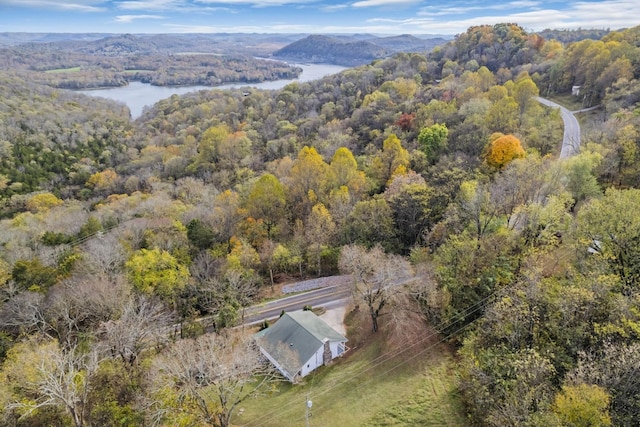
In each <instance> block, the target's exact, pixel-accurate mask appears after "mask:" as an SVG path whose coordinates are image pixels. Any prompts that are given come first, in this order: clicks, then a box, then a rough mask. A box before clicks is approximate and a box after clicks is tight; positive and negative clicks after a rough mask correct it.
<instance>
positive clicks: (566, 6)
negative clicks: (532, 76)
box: [374, 0, 639, 33]
mask: <svg viewBox="0 0 640 427" xmlns="http://www.w3.org/2000/svg"><path fill="white" fill-rule="evenodd" d="M546 3H547V4H543V3H541V2H535V1H531V2H529V1H514V2H511V3H502V4H493V5H489V4H488V5H486V6H484V7H482V8H480V7H478V6H471V7H466V8H465V7H442V8H438V7H434V6H428V7H424V8H421V9H420V11H419V12H418V13H417V15H416V17H417V19H415V20H412V19H408V20H406V21H402V22H406V24H404V25H410V26H415V27H416V28H415V29H414V32H415V31H420V30H421V29H422V30H425V31H426V30H428V31H429V32H433V31H434V30H435V31H448V32H449V33H451V32H455V33H461V32H464V31H466V30H467V29H468V28H469V27H471V26H475V25H493V24H497V23H500V22H515V23H517V24H519V25H521V26H522V27H524V28H525V29H527V30H531V31H540V30H543V29H546V28H559V29H576V28H612V29H619V28H624V27H632V26H636V25H638V23H639V19H638V17H637V16H638V14H637V0H604V1H597V2H589V1H579V2H573V3H555V2H546ZM552 5H558V8H552V7H551V6H552ZM481 10H486V11H487V13H484V14H483V13H481V12H480V11H481ZM503 11H507V13H499V14H497V13H496V12H503ZM509 11H511V13H508V12H509ZM461 15H465V17H463V18H462V19H457V17H458V16H461ZM447 16H448V17H450V19H443V18H444V17H447ZM374 22H383V21H378V20H376V21H374ZM396 25H403V24H401V23H400V22H396Z"/></svg>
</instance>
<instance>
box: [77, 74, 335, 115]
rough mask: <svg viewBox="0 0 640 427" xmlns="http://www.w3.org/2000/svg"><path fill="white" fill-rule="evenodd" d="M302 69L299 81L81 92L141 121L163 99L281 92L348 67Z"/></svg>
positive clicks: (137, 84) (135, 85) (140, 86)
mask: <svg viewBox="0 0 640 427" xmlns="http://www.w3.org/2000/svg"><path fill="white" fill-rule="evenodd" d="M295 65H297V66H298V67H300V68H302V73H301V74H300V76H299V77H298V78H297V79H286V80H274V81H270V82H262V83H254V84H251V83H231V84H225V85H220V86H215V87H212V86H152V85H150V84H148V83H140V82H131V83H129V84H128V85H127V86H122V87H113V88H106V89H93V90H81V91H79V92H80V93H84V94H87V95H91V96H99V97H102V98H108V99H113V100H115V101H120V102H123V103H124V104H126V105H127V107H129V110H130V111H131V118H132V119H134V120H135V119H137V118H138V117H140V116H141V115H142V111H143V109H144V107H148V106H152V105H153V104H155V103H156V102H158V101H160V100H161V99H165V98H169V97H170V96H171V95H183V94H185V93H189V92H195V91H199V90H211V89H234V88H239V87H253V88H257V89H268V90H269V89H280V88H282V87H284V86H286V85H288V84H289V83H292V82H294V81H297V82H307V81H310V80H316V79H319V78H322V77H324V76H328V75H331V74H337V73H339V72H340V71H342V70H345V69H346V67H341V66H339V65H331V64H304V65H301V64H295Z"/></svg>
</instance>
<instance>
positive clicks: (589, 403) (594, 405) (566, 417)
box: [553, 384, 611, 427]
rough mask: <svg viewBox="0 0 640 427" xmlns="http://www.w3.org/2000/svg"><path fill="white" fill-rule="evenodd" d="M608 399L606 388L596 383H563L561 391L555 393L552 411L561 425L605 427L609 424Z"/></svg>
mask: <svg viewBox="0 0 640 427" xmlns="http://www.w3.org/2000/svg"><path fill="white" fill-rule="evenodd" d="M610 400H611V398H610V396H609V394H608V393H607V392H606V390H604V389H603V388H602V387H598V386H597V385H593V384H579V385H575V386H574V385H564V386H562V391H560V393H558V394H556V397H555V399H554V402H553V411H554V412H555V413H556V414H557V415H558V418H560V422H561V423H562V425H569V426H575V427H596V426H598V427H606V426H610V425H611V417H610V416H609V403H610Z"/></svg>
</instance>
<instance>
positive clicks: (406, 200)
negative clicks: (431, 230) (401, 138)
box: [384, 173, 432, 250]
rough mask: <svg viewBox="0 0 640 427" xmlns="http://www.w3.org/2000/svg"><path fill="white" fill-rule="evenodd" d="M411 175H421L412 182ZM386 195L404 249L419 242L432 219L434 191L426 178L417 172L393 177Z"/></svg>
mask: <svg viewBox="0 0 640 427" xmlns="http://www.w3.org/2000/svg"><path fill="white" fill-rule="evenodd" d="M410 176H416V177H419V180H418V181H416V180H415V179H414V181H413V182H412V181H411V180H409V179H407V178H408V177H410ZM384 197H385V199H386V200H387V202H388V203H389V207H390V208H391V210H392V211H393V219H394V221H395V225H396V229H397V230H398V237H399V238H400V241H401V243H402V245H403V246H404V249H405V250H407V249H408V248H410V247H411V246H413V245H415V244H416V243H418V241H419V239H420V238H421V236H422V234H423V233H424V232H425V231H426V230H427V229H428V227H429V226H430V225H432V224H430V219H431V215H430V214H431V209H430V202H431V197H432V191H431V190H430V189H429V188H428V187H427V185H426V183H425V182H424V179H422V177H420V176H419V175H417V174H415V173H411V174H407V175H402V176H399V177H395V178H393V181H392V182H391V183H390V184H389V186H388V187H387V190H386V191H385V193H384Z"/></svg>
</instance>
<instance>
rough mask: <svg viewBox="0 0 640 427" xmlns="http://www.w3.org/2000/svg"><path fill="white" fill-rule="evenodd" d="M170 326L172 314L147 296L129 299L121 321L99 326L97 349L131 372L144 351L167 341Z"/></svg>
mask: <svg viewBox="0 0 640 427" xmlns="http://www.w3.org/2000/svg"><path fill="white" fill-rule="evenodd" d="M172 323H173V318H172V316H171V314H170V313H168V312H167V310H166V308H165V307H164V306H163V305H162V304H160V303H159V302H154V301H153V300H152V299H150V298H149V297H146V296H139V297H131V298H129V300H128V301H127V302H126V304H125V305H124V307H122V314H121V315H120V317H118V318H117V319H113V320H108V321H105V322H103V323H102V324H101V325H100V328H99V329H98V336H99V337H100V339H101V342H100V345H101V346H102V347H104V349H105V350H106V352H107V354H110V355H111V357H113V358H119V359H120V360H121V361H122V363H124V364H125V365H127V366H128V367H129V368H130V367H132V366H133V365H134V364H135V363H136V362H137V361H138V359H139V356H140V354H141V353H142V352H143V351H144V350H145V349H148V348H151V347H153V346H160V345H162V344H165V343H166V342H167V341H168V339H169V333H170V332H171V330H170V326H171V324H172Z"/></svg>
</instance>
